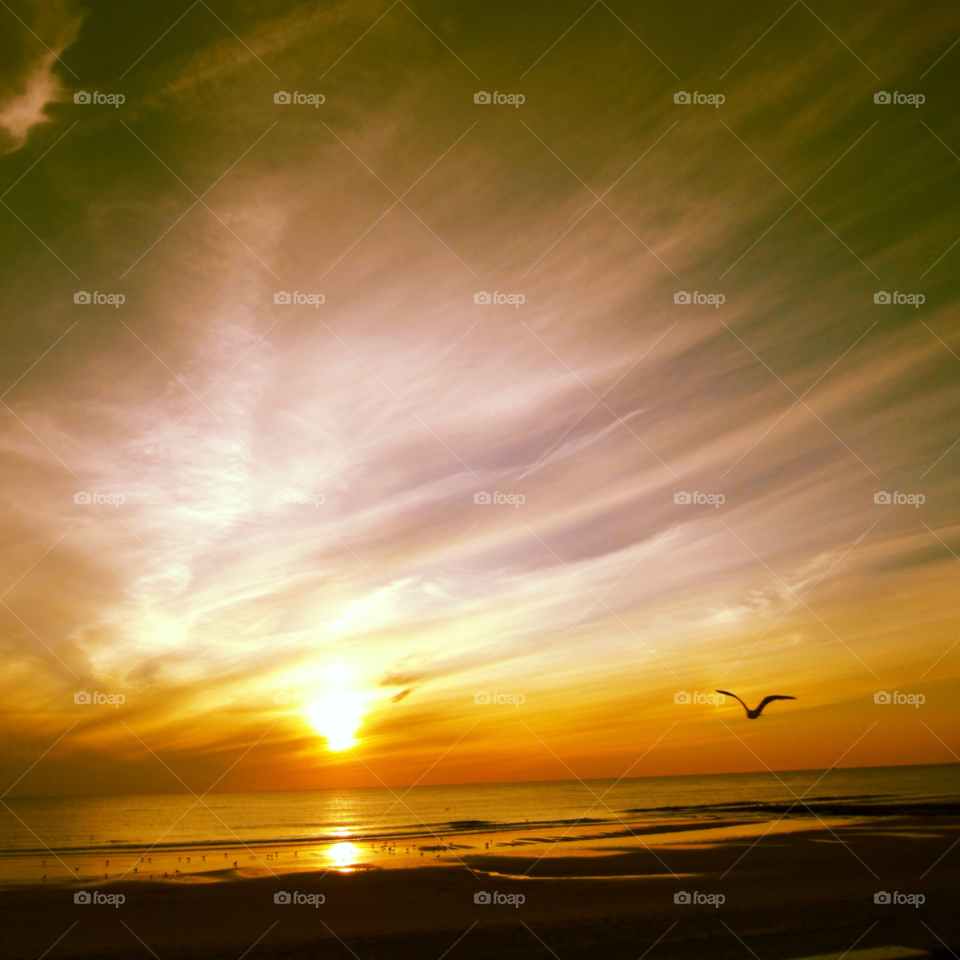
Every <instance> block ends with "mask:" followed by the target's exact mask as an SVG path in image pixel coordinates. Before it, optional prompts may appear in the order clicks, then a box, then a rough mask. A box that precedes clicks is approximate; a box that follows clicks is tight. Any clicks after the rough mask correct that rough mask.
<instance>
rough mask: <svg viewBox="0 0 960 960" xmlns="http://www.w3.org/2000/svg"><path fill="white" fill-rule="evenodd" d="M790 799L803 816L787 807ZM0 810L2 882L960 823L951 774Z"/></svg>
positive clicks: (724, 778) (731, 778)
mask: <svg viewBox="0 0 960 960" xmlns="http://www.w3.org/2000/svg"><path fill="white" fill-rule="evenodd" d="M797 797H802V798H803V800H804V804H809V807H806V806H803V805H799V804H797V805H795V804H796V798H797ZM4 803H5V804H6V807H5V808H0V881H6V882H10V881H17V880H24V879H34V880H39V879H41V878H42V877H48V878H49V879H55V878H63V877H66V876H69V877H75V878H83V877H88V876H95V877H98V878H100V879H103V878H104V877H106V878H110V877H113V875H114V873H115V872H116V870H117V869H118V867H117V865H120V867H122V870H121V872H124V871H129V872H130V873H136V874H138V875H140V874H141V873H149V874H151V875H153V874H156V873H157V872H160V873H164V872H167V873H173V872H174V871H176V872H177V873H181V874H185V873H188V872H203V871H207V872H209V871H210V870H211V869H212V868H213V865H215V864H216V865H217V866H218V868H227V867H230V868H233V866H234V865H236V867H237V868H241V866H246V867H256V868H260V867H267V868H268V869H269V861H273V862H274V866H275V867H279V866H280V865H281V861H282V865H283V866H284V868H287V864H288V863H293V862H294V860H293V859H292V858H296V860H295V862H296V863H297V864H301V865H303V864H306V863H308V862H310V863H313V861H314V860H316V858H320V860H321V861H322V862H326V863H328V864H330V865H333V866H335V867H348V868H350V867H353V866H356V865H358V864H359V865H371V864H370V863H369V862H368V861H370V860H371V858H373V859H377V858H379V859H381V860H382V854H383V853H384V851H387V852H389V853H399V852H401V851H405V852H406V853H407V854H409V855H410V856H415V855H419V856H420V857H423V856H425V855H429V856H431V857H440V856H441V854H446V853H447V852H448V851H455V850H456V849H467V848H470V847H471V846H472V845H473V844H472V843H471V838H472V839H473V842H474V843H475V842H477V840H476V838H478V837H483V838H485V839H484V843H486V844H488V845H491V846H501V845H503V846H506V845H508V844H509V845H516V843H517V842H527V841H526V839H524V838H522V837H521V835H522V834H524V833H530V832H531V831H532V832H535V833H537V834H538V838H539V840H540V841H541V842H546V841H547V840H550V838H557V837H567V836H572V837H582V836H583V835H584V831H585V830H586V831H591V833H590V835H591V836H601V835H602V834H603V830H604V829H605V828H611V829H613V830H614V831H616V834H617V835H618V836H620V835H622V833H623V827H624V826H625V825H626V824H628V823H629V824H630V825H632V828H633V829H636V826H635V825H638V824H640V825H642V824H648V825H649V824H655V823H656V824H670V823H675V824H694V825H696V824H698V823H699V824H701V825H703V826H709V825H710V824H711V822H716V823H717V824H718V825H719V824H720V823H724V822H730V821H737V822H743V821H765V820H771V819H777V818H780V817H784V818H785V819H803V818H807V819H813V818H814V816H815V815H816V816H819V817H827V816H829V817H831V818H836V817H857V818H870V817H887V816H891V815H909V816H917V815H919V816H923V815H939V816H952V815H956V814H957V813H960V764H939V765H933V766H909V767H868V768H862V767H858V768H850V769H843V770H831V771H830V772H829V773H825V772H824V771H816V770H803V771H787V772H779V773H777V775H776V776H774V775H773V774H771V773H744V774H716V775H704V776H678V777H646V778H633V779H624V780H620V781H614V780H591V781H585V782H580V781H577V780H563V781H550V782H529V783H482V784H459V785H452V786H416V787H413V788H412V789H409V790H408V788H404V787H394V788H391V789H390V790H388V789H386V788H383V787H377V788H367V789H337V790H315V791H295V792H267V793H215V794H210V795H209V796H207V797H206V798H204V800H203V802H202V803H199V802H197V800H196V798H194V797H193V796H190V795H189V794H164V795H149V796H120V797H80V798H74V797H56V798H16V799H10V798H8V799H7V800H5V801H4ZM811 811H812V812H811ZM610 835H611V836H612V835H613V834H612V833H611V834H610ZM498 838H500V839H498ZM518 838H519V839H518ZM544 838H546V840H544ZM265 851H269V852H265ZM331 851H333V853H332V854H331ZM370 851H373V853H370ZM410 851H412V853H410ZM373 854H376V857H374V856H373ZM301 857H302V858H303V859H301ZM208 858H209V859H208ZM311 858H312V859H311ZM250 861H253V862H252V863H251V862H250ZM396 862H399V861H396ZM101 864H103V867H101ZM111 864H113V866H111ZM378 865H379V864H378Z"/></svg>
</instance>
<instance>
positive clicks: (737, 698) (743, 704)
mask: <svg viewBox="0 0 960 960" xmlns="http://www.w3.org/2000/svg"><path fill="white" fill-rule="evenodd" d="M715 692H716V693H722V694H723V695H724V696H725V697H733V699H734V700H737V701H739V703H740V706H741V707H743V709H744V710H746V711H747V713H750V708H749V707H748V706H747V705H746V704H745V703H744V702H743V701H742V700H741V699H740V698H739V697H738V696H737V695H736V694H735V693H731V692H730V691H729V690H717V691H715Z"/></svg>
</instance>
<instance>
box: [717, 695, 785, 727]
mask: <svg viewBox="0 0 960 960" xmlns="http://www.w3.org/2000/svg"><path fill="white" fill-rule="evenodd" d="M717 693H722V694H723V695H724V696H725V697H733V699H734V700H738V701H739V702H740V706H741V707H743V709H744V710H746V711H747V719H748V720H756V719H757V717H759V716H760V714H761V713H762V712H763V708H764V707H765V706H766V705H767V704H768V703H769V702H770V701H771V700H796V699H797V698H796V697H782V696H780V695H779V694H774V695H773V696H772V697H764V698H763V699H762V700H761V701H760V706H759V707H757V709H756V710H751V709H750V708H749V707H748V706H747V705H746V704H745V703H744V702H743V701H742V700H740V698H739V697H738V696H737V695H736V694H735V693H730V691H729V690H717Z"/></svg>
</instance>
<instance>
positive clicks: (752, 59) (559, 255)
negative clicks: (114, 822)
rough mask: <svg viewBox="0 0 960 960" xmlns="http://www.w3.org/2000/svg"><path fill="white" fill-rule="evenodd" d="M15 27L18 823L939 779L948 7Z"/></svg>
mask: <svg viewBox="0 0 960 960" xmlns="http://www.w3.org/2000/svg"><path fill="white" fill-rule="evenodd" d="M14 11H15V12H14ZM185 11H186V12H185ZM178 18H180V19H178ZM378 18H379V19H378ZM578 18H580V19H578ZM778 18H781V19H779V20H778ZM821 18H822V19H821ZM18 20H19V22H18ZM0 23H2V30H0V36H2V41H0V50H2V53H3V57H2V62H3V63H4V64H5V66H4V68H3V72H2V74H0V166H2V170H0V195H2V207H0V243H2V258H0V271H2V299H0V309H2V324H0V445H2V450H0V455H2V470H0V485H2V490H0V525H2V530H3V539H2V545H3V549H2V551H0V650H2V657H3V662H4V669H3V671H2V672H0V704H2V706H0V738H2V741H3V743H4V750H3V753H2V756H0V783H2V786H0V792H2V791H4V790H6V789H7V788H8V786H10V785H11V784H13V783H14V782H15V781H17V779H18V778H19V777H21V776H22V775H23V774H24V772H25V771H27V770H28V769H29V768H30V767H31V764H34V763H35V761H37V759H38V758H39V757H40V756H41V755H42V754H44V751H46V750H48V748H50V747H51V745H53V744H55V746H53V748H52V749H50V752H49V753H48V754H46V755H45V756H44V757H43V759H42V760H40V762H39V763H37V764H36V766H34V767H33V768H32V769H30V772H29V773H28V774H27V775H26V776H24V777H23V779H22V780H20V781H19V782H17V784H16V786H15V788H14V790H13V794H12V795H15V796H16V795H19V796H31V795H58V794H100V793H103V794H110V793H150V792H163V791H179V790H182V789H183V787H182V785H181V783H179V782H178V780H177V777H179V778H182V780H183V781H184V782H186V783H187V784H188V785H189V786H190V788H191V789H194V790H197V791H198V792H202V791H203V790H206V789H208V788H209V787H210V786H211V785H213V784H214V783H215V782H218V783H217V787H216V789H218V790H279V789H303V788H323V787H336V786H375V785H378V784H379V783H387V784H391V785H392V784H409V783H413V782H414V781H416V780H417V779H418V778H421V777H422V778H423V779H422V780H421V781H420V782H423V783H456V782H473V781H500V780H535V779H562V778H569V777H573V776H579V777H583V778H586V777H618V776H621V775H622V774H624V773H628V775H630V776H647V775H667V774H687V773H711V772H729V771H742V770H762V769H764V767H765V765H769V767H772V768H773V769H798V768H821V767H828V766H830V765H832V764H834V763H836V762H838V761H840V762H841V765H842V766H851V765H864V766H866V765H888V764H909V763H946V762H952V761H954V760H956V759H957V754H960V724H958V720H957V711H956V703H957V697H958V693H960V683H958V679H960V643H958V640H960V617H958V602H957V599H958V588H960V513H958V496H957V477H958V471H960V416H958V414H960V314H958V306H957V304H958V292H960V284H958V275H960V274H958V271H960V243H958V238H960V220H958V217H957V210H958V201H960V114H958V112H957V109H956V92H957V90H958V89H960V46H956V47H951V45H952V44H954V42H955V41H956V40H957V38H958V37H960V9H958V8H957V7H956V5H955V4H950V3H947V2H945V0H942V2H934V3H932V4H928V5H925V6H923V7H922V8H918V7H916V6H915V5H910V4H908V3H906V2H893V3H891V2H880V3H875V4H868V3H866V2H856V3H852V4H847V5H837V4H834V5H823V4H818V5H817V6H813V5H812V4H811V5H809V6H808V5H807V4H806V3H805V2H804V0H799V2H798V3H796V4H794V5H793V6H792V7H791V6H790V5H789V4H787V3H786V2H784V3H780V4H771V3H769V2H766V0H764V2H759V0H757V2H748V3H736V4H734V3H719V4H711V5H709V6H707V5H703V4H694V3H692V2H686V0H680V2H678V3H674V4H671V5H655V4H636V3H634V4H620V3H617V4H614V3H612V2H611V3H610V4H609V5H608V4H607V3H605V2H603V0H599V2H598V3H596V4H594V5H593V6H592V7H590V6H588V5H587V4H586V3H581V4H576V3H566V2H560V3H556V4H550V5H548V7H542V8H539V9H535V8H534V7H526V6H525V5H523V4H520V5H516V4H495V3H483V4H481V3H476V2H472V0H471V2H466V3H458V4H451V3H439V2H433V0H431V2H427V3H418V4H417V5H416V6H414V5H413V4H412V3H411V4H410V5H408V4H407V3H405V2H404V0H397V2H396V3H394V4H393V6H391V5H390V4H389V3H388V2H387V0H377V2H366V0H361V2H350V3H346V2H343V3H329V4H303V5H279V4H265V3H259V4H249V3H245V2H242V3H238V4H232V5H223V4H217V5H216V6H214V4H213V3H211V4H209V5H208V4H207V3H205V2H204V0H199V2H198V3H196V4H194V5H193V6H192V7H191V6H189V4H187V3H184V2H181V3H179V4H175V3H166V2H160V3H156V4H150V5H147V6H146V7H143V6H141V5H134V6H130V5H129V4H120V3H106V2H104V3H94V4H92V5H80V4H73V3H58V2H56V0H53V2H42V3H41V2H32V3H26V2H22V0H21V2H18V3H17V5H16V6H15V7H14V6H13V4H11V7H10V8H4V9H0ZM165 31H169V32H166V33H165ZM367 31H368V32H367ZM565 31H567V32H566V33H565ZM767 31H769V32H767ZM80 91H86V92H89V93H91V94H92V93H94V92H97V93H99V94H101V95H103V94H107V95H116V94H122V95H123V98H124V102H123V103H122V104H121V105H119V106H114V105H112V104H110V103H89V104H83V103H79V104H78V103H75V102H74V94H75V93H77V92H80ZM281 91H286V92H288V93H293V92H297V93H299V94H307V95H311V94H322V95H323V97H324V102H323V103H322V105H319V106H314V105H311V104H309V103H289V104H283V103H275V102H274V101H275V94H277V93H279V92H281ZM481 91H485V92H489V93H491V94H492V93H494V92H497V93H499V94H501V95H502V94H504V93H506V94H508V95H509V94H522V96H523V99H524V102H523V103H522V104H521V105H519V106H516V105H511V104H506V103H489V104H484V103H475V94H477V93H479V92H481ZM680 91H687V92H690V93H693V92H695V91H696V92H698V93H700V94H708V95H713V94H723V97H724V102H723V104H722V105H720V106H713V105H710V104H677V103H675V102H674V100H675V96H674V95H675V94H677V93H678V92H680ZM880 91H889V92H891V93H893V92H894V91H897V92H899V93H901V94H903V93H906V94H908V95H915V94H922V95H923V97H924V103H923V104H922V105H920V106H915V105H911V104H897V103H891V104H877V103H875V102H874V95H875V94H876V93H877V92H880ZM481 99H482V98H481ZM80 291H86V292H88V293H91V294H93V293H94V292H96V293H99V294H101V295H103V294H106V295H108V296H110V295H117V294H122V295H123V299H124V302H123V303H122V304H121V305H119V306H114V305H111V304H109V303H102V304H97V303H90V304H82V303H75V302H74V297H75V294H77V293H79V292H80ZM281 291H285V292H287V293H291V294H292V293H293V292H295V291H296V292H297V293H299V294H301V295H302V294H307V295H311V294H322V295H323V298H324V302H323V303H322V304H321V305H319V306H314V305H311V304H309V303H305V304H300V305H298V304H283V303H275V302H274V301H275V294H278V293H279V292H281ZM481 291H483V292H486V293H489V294H493V293H494V292H498V293H500V294H507V295H517V294H522V299H523V303H522V304H520V305H513V304H486V305H484V304H478V303H475V295H476V294H478V293H480V292H481ZM681 291H685V292H688V293H691V294H692V293H693V292H694V291H696V292H698V293H699V294H707V295H716V294H722V296H723V303H722V304H720V305H717V306H714V305H711V304H699V305H698V304H678V303H675V302H674V299H675V294H677V293H679V292H681ZM881 291H886V292H889V293H893V292H894V291H897V292H899V293H900V294H907V295H916V294H922V295H923V299H924V302H923V303H922V305H919V306H913V305H909V304H894V303H891V304H877V303H875V302H874V295H875V294H876V293H878V292H881ZM115 299H116V297H115ZM514 299H515V300H516V299H519V298H517V297H514ZM715 299H717V298H715ZM695 491H696V492H698V493H705V494H722V495H723V499H724V502H723V503H722V504H719V505H714V504H708V503H702V504H696V503H689V504H683V503H676V502H675V495H676V494H678V493H680V492H688V493H691V494H692V493H693V492H695ZM881 491H886V492H889V493H891V494H892V493H893V492H894V491H896V492H899V493H901V494H908V495H920V494H922V496H923V501H924V502H923V503H922V505H912V504H909V503H903V504H896V503H890V504H878V503H875V494H877V493H879V492H881ZM480 492H486V493H489V494H493V493H494V492H497V493H499V494H501V495H503V494H506V495H507V496H508V497H512V498H513V501H512V502H511V503H476V502H475V496H476V495H477V494H479V493H480ZM80 493H86V494H89V495H91V496H92V495H94V494H99V495H100V498H101V499H106V498H109V499H110V502H104V503H99V504H97V503H82V502H81V503H77V502H75V501H76V499H78V497H77V495H78V494H80ZM518 495H519V496H518ZM79 499H81V500H82V499H83V498H82V497H80V498H79ZM121 499H122V501H123V502H122V503H119V504H117V502H116V501H117V500H121ZM520 499H522V501H523V502H522V503H518V502H517V501H519V500H520ZM715 499H717V498H715ZM915 499H916V498H915ZM298 501H307V502H298ZM321 501H322V502H321ZM716 687H721V688H723V689H727V690H732V691H734V692H736V693H738V694H740V696H742V697H743V698H744V699H745V700H747V701H748V702H749V703H750V704H751V705H754V704H755V703H756V702H758V701H759V700H760V699H761V698H762V697H763V696H764V695H765V694H768V693H782V694H791V695H794V696H796V697H797V698H798V699H797V700H796V701H795V702H787V703H783V704H774V705H773V707H771V708H768V710H767V711H766V712H765V713H764V715H763V717H762V718H761V720H759V721H758V722H757V723H751V722H749V721H747V720H746V719H745V717H744V714H743V711H742V709H741V708H740V707H739V705H737V704H736V703H735V702H734V703H729V702H728V703H727V704H725V705H724V706H723V707H722V708H720V709H715V708H714V707H713V706H710V705H703V704H701V705H696V704H686V705H685V704H677V703H675V694H677V693H679V692H680V691H686V692H688V693H693V692H694V691H698V692H712V691H713V690H714V688H716ZM881 690H882V691H888V692H893V691H899V692H903V693H907V694H910V693H922V694H923V695H924V697H925V703H924V704H923V706H922V707H919V708H915V707H908V706H906V705H896V704H890V705H878V704H875V703H874V694H875V693H876V692H878V691H881ZM80 691H86V692H88V693H90V694H92V693H94V692H97V693H100V694H107V695H108V696H110V695H112V696H114V697H116V695H117V694H122V695H123V698H124V703H123V704H122V706H119V707H116V706H112V705H109V704H93V703H90V704H82V703H80V704H78V703H75V694H77V693H78V692H80ZM481 691H483V692H486V693H488V694H493V693H494V692H498V693H506V694H521V695H522V698H523V701H524V702H523V703H522V705H520V706H515V705H512V704H502V703H501V704H497V703H488V704H483V703H476V702H475V699H476V696H475V695H477V694H478V693H480V692H481ZM282 694H287V695H288V699H293V700H296V699H297V697H298V696H299V699H301V700H305V701H308V702H305V703H297V702H292V703H291V702H287V703H284V702H282V701H283V700H284V697H283V696H282ZM514 699H516V698H514ZM278 701H281V702H278ZM725 724H726V726H725ZM71 725H73V726H71ZM59 738H62V739H59ZM740 738H742V740H741V739H740ZM655 743H656V746H653V745H654V744H655ZM651 746H653V749H652V750H650V752H649V754H647V755H646V756H645V757H644V758H643V759H642V761H640V762H639V763H636V761H637V760H638V759H639V758H640V757H641V755H643V754H644V753H645V751H647V750H648V748H650V747H651ZM247 751H249V752H247ZM848 751H849V752H848ZM241 757H242V759H241ZM841 758H842V759H841ZM161 760H162V762H161ZM634 764H635V765H634ZM164 765H166V767H165V766H164ZM632 765H634V766H632ZM171 771H172V772H171ZM174 774H176V776H175V775H174ZM224 774H225V775H224ZM221 777H222V779H221V780H219V781H218V778H221Z"/></svg>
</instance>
